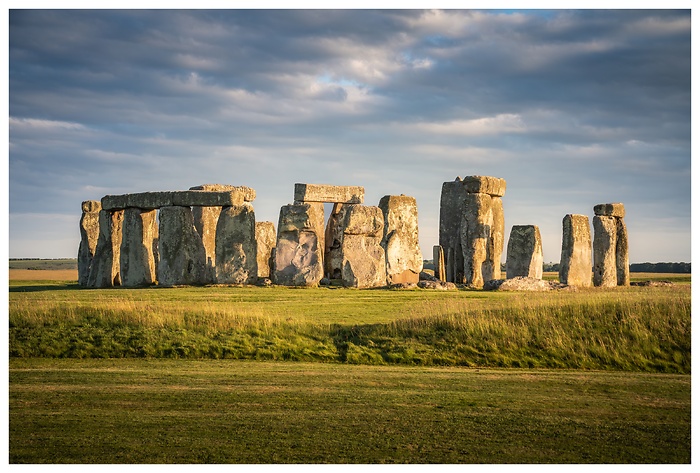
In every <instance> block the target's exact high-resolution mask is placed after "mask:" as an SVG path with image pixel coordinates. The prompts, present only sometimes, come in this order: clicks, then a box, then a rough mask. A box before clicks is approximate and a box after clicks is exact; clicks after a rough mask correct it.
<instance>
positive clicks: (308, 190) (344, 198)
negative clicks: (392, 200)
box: [294, 183, 365, 204]
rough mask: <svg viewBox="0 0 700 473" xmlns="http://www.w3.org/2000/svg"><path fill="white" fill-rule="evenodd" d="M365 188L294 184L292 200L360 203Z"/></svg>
mask: <svg viewBox="0 0 700 473" xmlns="http://www.w3.org/2000/svg"><path fill="white" fill-rule="evenodd" d="M364 201H365V188H364V187H362V186H331V185H327V184H300V183H296V184H294V202H329V203H340V204H362V203H363V202H364Z"/></svg>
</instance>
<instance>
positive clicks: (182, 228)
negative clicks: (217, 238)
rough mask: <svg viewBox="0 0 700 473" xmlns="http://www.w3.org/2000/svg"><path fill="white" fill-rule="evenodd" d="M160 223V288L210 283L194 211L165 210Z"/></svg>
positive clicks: (187, 208) (178, 208)
mask: <svg viewBox="0 0 700 473" xmlns="http://www.w3.org/2000/svg"><path fill="white" fill-rule="evenodd" d="M158 220H159V227H158V256H159V257H158V266H157V276H158V285H160V286H177V285H185V284H188V285H196V284H206V283H207V282H208V281H207V267H206V264H205V251H204V245H203V244H202V239H201V238H200V236H199V234H198V233H197V230H196V229H195V227H194V217H193V216H192V210H191V209H190V208H189V207H179V206H171V207H162V208H161V209H160V215H159V216H158Z"/></svg>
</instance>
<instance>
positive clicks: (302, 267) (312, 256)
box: [272, 203, 324, 286]
mask: <svg viewBox="0 0 700 473" xmlns="http://www.w3.org/2000/svg"><path fill="white" fill-rule="evenodd" d="M323 223H324V218H323V204H322V203H302V204H291V205H285V206H283V207H282V208H281V209H280V218H279V223H278V225H277V245H276V248H275V265H274V271H273V278H272V280H273V281H274V282H275V284H279V285H283V286H315V285H317V284H318V283H319V281H320V280H321V278H323V248H324V242H323V239H324V238H323V236H324V229H323Z"/></svg>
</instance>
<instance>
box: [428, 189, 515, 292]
mask: <svg viewBox="0 0 700 473" xmlns="http://www.w3.org/2000/svg"><path fill="white" fill-rule="evenodd" d="M505 191H506V181H505V179H501V178H497V177H490V176H465V177H464V179H460V178H459V177H457V178H456V179H455V180H454V181H452V182H445V183H443V185H442V194H441V196H440V239H439V244H440V246H441V247H442V249H443V252H444V255H445V278H446V279H447V281H449V282H455V283H460V284H461V283H467V284H469V285H470V286H472V287H482V286H483V283H484V281H488V280H492V279H498V278H500V277H501V255H502V253H503V240H504V234H505V220H504V215H503V201H502V199H501V197H502V196H503V195H504V194H505Z"/></svg>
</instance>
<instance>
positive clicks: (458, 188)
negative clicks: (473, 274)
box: [438, 177, 466, 284]
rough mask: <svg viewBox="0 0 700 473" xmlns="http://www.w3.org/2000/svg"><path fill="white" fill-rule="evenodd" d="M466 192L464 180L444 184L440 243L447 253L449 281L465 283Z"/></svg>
mask: <svg viewBox="0 0 700 473" xmlns="http://www.w3.org/2000/svg"><path fill="white" fill-rule="evenodd" d="M465 196H466V192H465V190H464V186H463V185H462V180H461V179H460V178H459V177H457V178H456V179H455V180H454V181H452V182H445V183H443V184H442V193H441V195H440V233H439V240H438V242H439V245H440V246H441V247H442V250H443V252H444V253H445V278H446V280H447V281H451V282H456V283H459V284H462V283H464V257H463V255H462V240H461V237H460V228H461V224H462V214H463V213H464V198H465Z"/></svg>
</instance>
